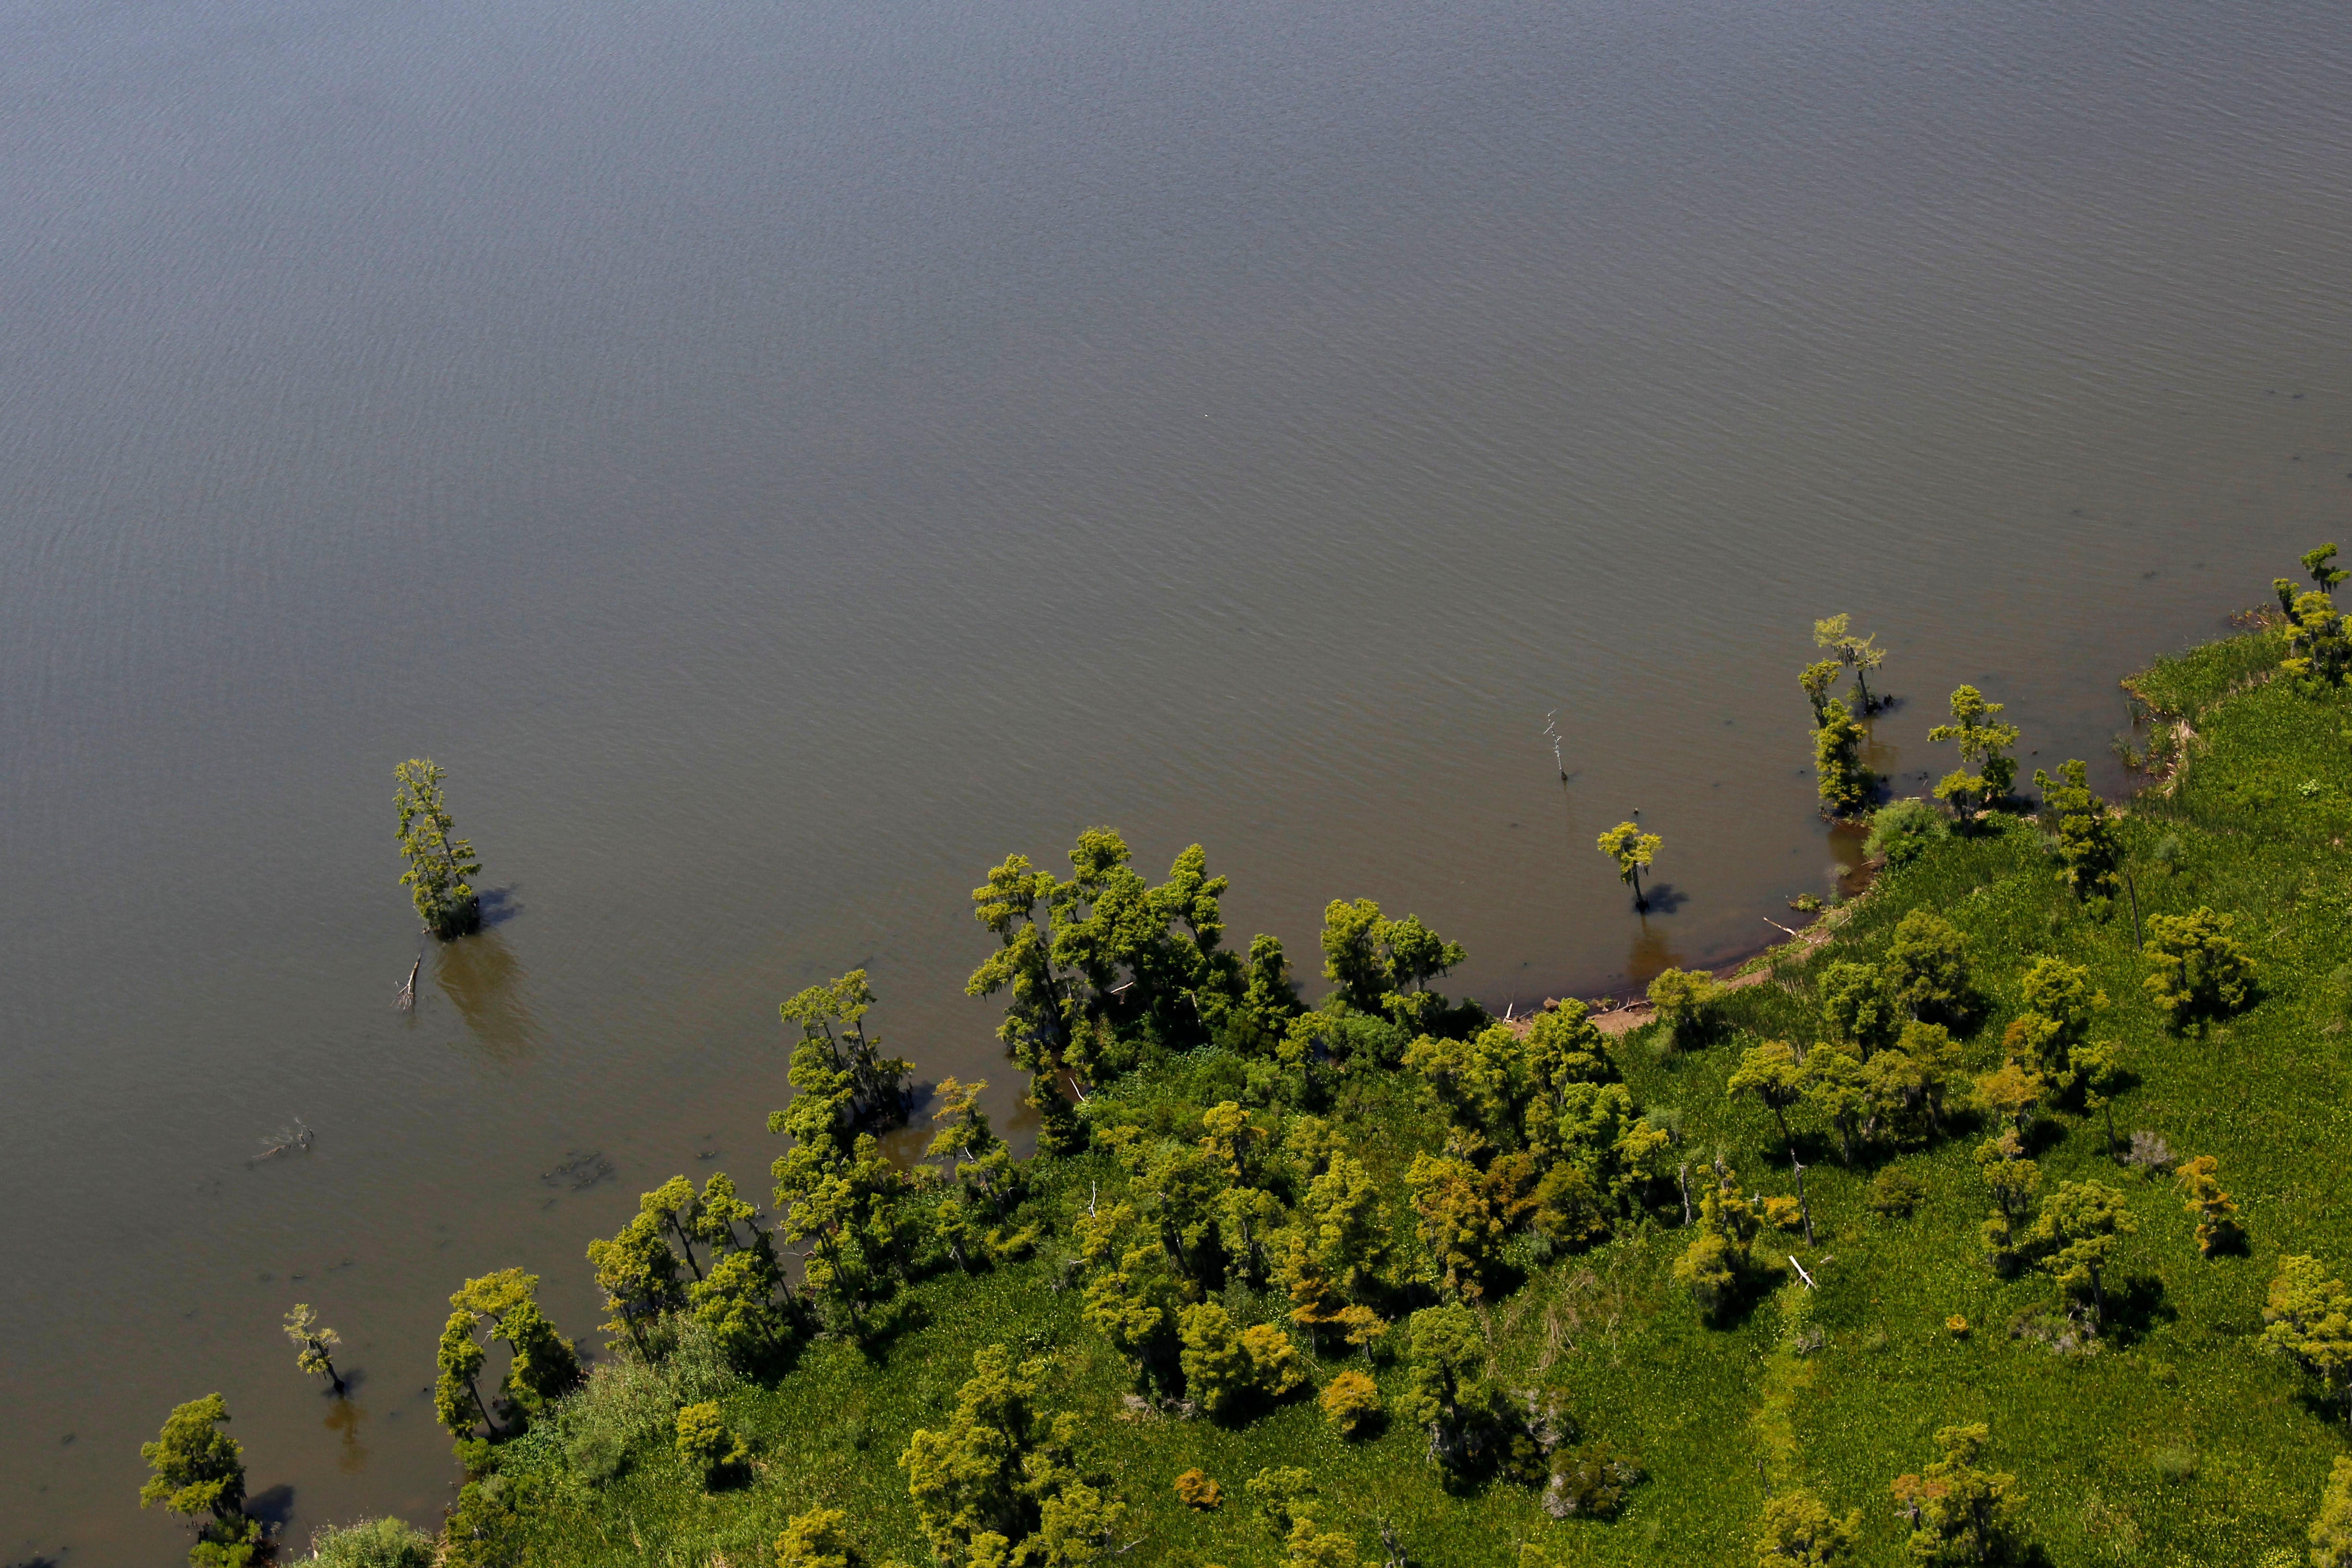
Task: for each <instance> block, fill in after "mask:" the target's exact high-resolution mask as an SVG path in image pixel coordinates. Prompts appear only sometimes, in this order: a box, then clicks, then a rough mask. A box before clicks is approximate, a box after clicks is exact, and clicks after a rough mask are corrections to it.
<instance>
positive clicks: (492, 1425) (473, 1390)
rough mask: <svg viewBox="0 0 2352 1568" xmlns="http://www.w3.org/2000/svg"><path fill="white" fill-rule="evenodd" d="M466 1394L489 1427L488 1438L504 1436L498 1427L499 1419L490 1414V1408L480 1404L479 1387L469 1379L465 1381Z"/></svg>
mask: <svg viewBox="0 0 2352 1568" xmlns="http://www.w3.org/2000/svg"><path fill="white" fill-rule="evenodd" d="M466 1392H467V1393H468V1394H472V1395H473V1396H474V1408H475V1409H477V1410H478V1411H480V1412H481V1413H482V1421H483V1423H484V1424H485V1425H486V1426H488V1427H489V1429H490V1436H493V1437H503V1436H506V1433H505V1432H504V1431H503V1430H501V1429H500V1428H499V1418H498V1417H497V1416H495V1415H491V1414H490V1407H489V1406H488V1405H485V1404H483V1403H482V1391H481V1388H480V1386H479V1385H478V1384H476V1383H475V1381H474V1380H473V1379H472V1378H470V1377H469V1378H467V1380H466Z"/></svg>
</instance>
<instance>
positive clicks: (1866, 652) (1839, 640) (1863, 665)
mask: <svg viewBox="0 0 2352 1568" xmlns="http://www.w3.org/2000/svg"><path fill="white" fill-rule="evenodd" d="M1813 646H1814V647H1822V648H1827V649H1828V650H1829V651H1830V652H1831V653H1832V654H1833V655H1835V656H1836V658H1837V662H1838V663H1839V664H1840V665H1842V666H1843V667H1844V668H1848V669H1851V670H1853V689H1854V696H1855V699H1856V700H1857V703H1858V705H1859V706H1860V708H1861V709H1862V711H1863V712H1864V714H1865V715H1868V714H1871V713H1874V712H1876V711H1877V710H1878V704H1879V700H1878V699H1877V698H1875V697H1873V696H1872V695H1871V694H1870V672H1871V671H1872V670H1874V669H1876V668H1878V667H1879V666H1880V665H1882V664H1885V662H1886V650H1885V648H1883V647H1879V646H1878V637H1877V636H1876V634H1873V635H1871V636H1869V637H1855V636H1854V635H1853V616H1830V617H1829V618H1828V619H1827V620H1821V621H1815V622H1814V623H1813Z"/></svg>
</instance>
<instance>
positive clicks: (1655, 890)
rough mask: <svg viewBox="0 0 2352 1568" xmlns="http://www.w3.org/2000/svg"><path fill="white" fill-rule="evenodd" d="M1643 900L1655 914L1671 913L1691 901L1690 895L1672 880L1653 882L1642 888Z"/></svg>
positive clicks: (1650, 911)
mask: <svg viewBox="0 0 2352 1568" xmlns="http://www.w3.org/2000/svg"><path fill="white" fill-rule="evenodd" d="M1642 899H1643V902H1644V903H1646V904H1648V905H1649V910H1648V912H1649V913H1651V914H1654V915H1670V914H1673V913H1674V912H1675V910H1678V909H1681V908H1682V907H1683V906H1684V905H1685V904H1686V903H1689V902H1690V895H1689V894H1688V893H1685V892H1684V891H1683V890H1682V889H1680V888H1677V887H1675V885H1674V884H1673V883H1672V882H1653V883H1652V884H1651V885H1650V886H1648V887H1646V888H1644V889H1642Z"/></svg>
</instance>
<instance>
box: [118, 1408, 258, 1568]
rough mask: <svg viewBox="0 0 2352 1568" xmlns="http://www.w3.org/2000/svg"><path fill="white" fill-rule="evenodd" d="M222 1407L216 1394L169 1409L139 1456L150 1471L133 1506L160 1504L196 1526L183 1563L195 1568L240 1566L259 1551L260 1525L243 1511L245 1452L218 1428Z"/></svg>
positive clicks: (243, 1567)
mask: <svg viewBox="0 0 2352 1568" xmlns="http://www.w3.org/2000/svg"><path fill="white" fill-rule="evenodd" d="M227 1419H228V1406H227V1405H225V1404H223V1403H222V1401H221V1396H220V1395H219V1394H206V1395H205V1396H204V1397H203V1398H202V1399H192V1400H190V1401H189V1402H188V1403H187V1404H185V1405H176V1406H174V1407H173V1411H172V1415H171V1418H170V1419H169V1420H167V1421H165V1422H164V1423H163V1432H162V1433H161V1434H160V1435H158V1436H157V1437H156V1439H155V1441H153V1442H152V1443H142V1444H140V1445H139V1457H140V1458H142V1459H143V1460H145V1461H146V1463H147V1468H149V1469H151V1470H152V1471H153V1472H154V1474H152V1475H151V1476H149V1477H148V1478H147V1484H146V1485H144V1486H142V1487H141V1488H140V1489H139V1506H140V1507H141V1508H151V1507H152V1506H153V1505H155V1504H156V1503H159V1502H160V1503H162V1504H163V1506H164V1507H165V1508H166V1509H168V1510H171V1511H172V1512H173V1513H177V1514H184V1515H185V1516H186V1517H187V1518H188V1519H189V1520H191V1521H194V1525H195V1527H196V1544H195V1547H194V1550H193V1551H191V1552H189V1553H188V1561H189V1562H190V1563H194V1564H197V1565H198V1568H246V1565H247V1563H251V1562H252V1561H253V1560H254V1558H255V1556H256V1555H257V1553H258V1552H260V1550H261V1544H262V1542H261V1524H260V1522H259V1521H257V1520H254V1519H250V1518H248V1517H247V1515H246V1511H245V1450H244V1449H243V1448H242V1447H239V1446H238V1444H237V1440H236V1438H234V1437H232V1436H229V1435H228V1434H227V1433H226V1432H223V1431H221V1430H220V1429H219V1428H220V1424H221V1423H222V1422H224V1421H226V1420H227Z"/></svg>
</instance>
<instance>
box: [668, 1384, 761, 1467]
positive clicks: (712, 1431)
mask: <svg viewBox="0 0 2352 1568" xmlns="http://www.w3.org/2000/svg"><path fill="white" fill-rule="evenodd" d="M677 1453H678V1458H682V1459H684V1460H685V1461H686V1462H687V1463H688V1465H689V1466H692V1467H694V1468H697V1469H698V1470H700V1471H701V1472H702V1484H703V1485H704V1486H706V1487H716V1486H718V1485H719V1484H720V1483H721V1482H724V1481H726V1480H728V1479H730V1478H732V1477H734V1476H735V1475H737V1474H739V1473H740V1471H741V1470H742V1468H743V1466H744V1463H745V1462H746V1461H747V1460H749V1459H750V1458H751V1450H750V1449H748V1448H746V1447H744V1446H743V1440H742V1439H741V1438H740V1437H738V1436H735V1434H734V1433H732V1432H730V1431H729V1430H728V1429H727V1422H726V1418H725V1417H723V1416H722V1415H719V1403H718V1401H716V1400H705V1401H704V1402H703V1403H702V1404H700V1405H687V1406H686V1407H685V1408H684V1409H682V1410H680V1411H679V1412H678V1413H677Z"/></svg>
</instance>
